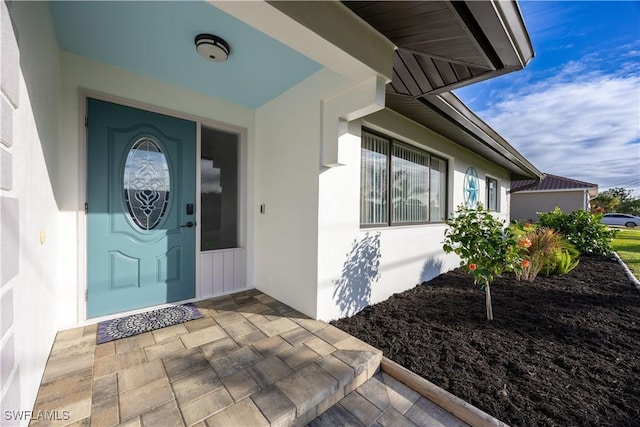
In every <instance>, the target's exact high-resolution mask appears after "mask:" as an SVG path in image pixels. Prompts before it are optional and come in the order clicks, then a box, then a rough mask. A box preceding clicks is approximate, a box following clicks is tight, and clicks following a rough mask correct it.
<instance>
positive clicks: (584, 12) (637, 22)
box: [455, 0, 640, 197]
mask: <svg viewBox="0 0 640 427" xmlns="http://www.w3.org/2000/svg"><path fill="white" fill-rule="evenodd" d="M518 3H519V5H520V9H521V11H522V15H523V17H524V20H525V23H526V26H527V29H528V31H529V36H530V38H531V42H532V44H533V48H534V51H535V57H534V58H533V59H532V60H531V62H529V64H528V65H527V66H526V67H525V69H524V70H522V71H518V72H514V73H510V74H506V75H504V76H500V77H496V78H494V79H491V80H487V81H485V82H480V83H476V84H473V85H470V86H467V87H465V88H462V89H458V90H456V91H455V94H456V95H457V96H458V97H460V99H462V100H463V102H464V103H465V104H467V105H468V106H469V107H470V108H471V109H472V110H473V111H474V112H475V113H476V114H477V115H478V116H480V118H482V119H483V120H484V121H485V122H487V123H488V124H489V125H490V126H491V127H492V128H493V129H495V130H496V131H497V132H498V133H499V134H500V135H502V136H503V137H504V138H505V139H506V140H507V141H508V142H509V143H510V144H511V145H512V146H514V147H515V148H516V149H517V150H518V151H519V152H520V153H522V154H523V155H524V156H525V157H526V158H527V159H528V160H529V161H530V162H531V163H533V165H534V166H536V167H537V168H538V169H539V170H540V171H542V172H545V173H550V174H554V175H560V176H565V177H568V178H572V179H577V180H581V181H587V182H591V183H595V184H598V185H599V187H600V191H604V190H606V189H607V188H610V187H624V188H626V189H629V190H632V191H633V193H632V195H633V196H635V197H640V1H620V2H614V1H587V2H583V1H528V0H520V1H519V2H518Z"/></svg>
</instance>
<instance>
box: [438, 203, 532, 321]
mask: <svg viewBox="0 0 640 427" xmlns="http://www.w3.org/2000/svg"><path fill="white" fill-rule="evenodd" d="M447 225H449V228H448V229H447V230H446V231H445V239H444V242H443V243H444V244H443V249H444V251H445V252H446V253H451V252H453V253H455V254H457V255H458V256H459V257H460V258H461V262H460V265H461V266H462V267H465V266H466V268H467V269H468V270H469V273H470V274H471V275H472V276H473V280H474V283H475V284H477V285H480V286H481V287H482V289H483V290H484V291H485V301H486V308H487V319H488V320H493V309H492V306H491V288H490V285H491V283H493V281H494V279H495V278H496V277H499V276H500V275H501V274H502V273H503V272H504V271H520V270H521V268H522V265H521V262H522V256H521V253H522V251H523V245H526V244H527V243H526V242H523V243H520V244H519V243H518V240H519V239H518V238H517V237H516V235H515V234H514V232H513V230H511V229H510V228H506V227H505V224H504V221H500V220H498V219H496V218H495V217H494V216H493V215H492V214H491V213H490V212H488V211H486V210H484V208H483V207H482V205H478V206H477V207H476V208H465V207H463V206H460V207H459V208H458V209H457V210H456V212H455V214H454V215H453V217H452V218H450V219H449V220H448V221H447ZM529 244H530V242H529Z"/></svg>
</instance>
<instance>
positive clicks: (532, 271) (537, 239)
mask: <svg viewBox="0 0 640 427" xmlns="http://www.w3.org/2000/svg"><path fill="white" fill-rule="evenodd" d="M525 232H526V233H525V234H524V235H523V236H522V237H520V238H519V240H518V248H520V249H521V250H522V255H523V257H524V259H523V260H522V263H521V265H522V268H521V269H519V270H517V271H516V278H517V279H518V280H526V281H529V282H533V281H534V280H535V278H536V277H537V276H538V273H540V271H542V270H544V269H547V270H549V269H551V270H553V269H555V268H556V267H555V264H556V262H558V261H557V258H558V257H560V256H561V255H562V253H564V252H567V253H568V252H569V249H570V248H569V244H568V242H567V241H566V240H565V239H564V238H563V237H562V235H561V234H560V233H558V232H557V231H555V230H553V229H551V228H548V227H538V228H533V229H529V230H527V229H526V228H525ZM575 265H577V262H575V263H574V266H575Z"/></svg>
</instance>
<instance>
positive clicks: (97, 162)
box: [85, 99, 196, 317]
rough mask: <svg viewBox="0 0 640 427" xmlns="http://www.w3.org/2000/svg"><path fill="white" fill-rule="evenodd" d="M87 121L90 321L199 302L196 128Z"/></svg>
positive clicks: (151, 118)
mask: <svg viewBox="0 0 640 427" xmlns="http://www.w3.org/2000/svg"><path fill="white" fill-rule="evenodd" d="M87 113H88V122H87V123H88V124H87V134H88V144H87V147H88V148H87V158H88V161H87V181H88V182H87V206H86V209H85V210H86V212H87V317H96V316H101V315H105V314H110V313H117V312H122V311H126V310H132V309H136V308H141V307H148V306H152V305H157V304H162V303H167V302H172V301H179V300H185V299H188V298H192V297H194V296H195V230H196V228H195V199H196V198H195V179H196V123H195V122H191V121H187V120H182V119H177V118H174V117H168V116H164V115H161V114H156V113H152V112H149V111H144V110H139V109H136V108H131V107H125V106H122V105H117V104H112V103H109V102H104V101H98V100H95V99H89V100H88V102H87Z"/></svg>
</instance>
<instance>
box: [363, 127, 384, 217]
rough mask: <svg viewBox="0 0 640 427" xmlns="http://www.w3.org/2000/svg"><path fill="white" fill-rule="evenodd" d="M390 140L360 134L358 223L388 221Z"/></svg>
mask: <svg viewBox="0 0 640 427" xmlns="http://www.w3.org/2000/svg"><path fill="white" fill-rule="evenodd" d="M389 147H390V141H389V140H387V139H384V138H380V137H377V136H375V135H370V134H363V135H362V150H361V163H360V223H361V224H368V225H372V224H385V223H387V222H388V221H389V217H388V209H387V188H388V186H389V159H388V158H389Z"/></svg>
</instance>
